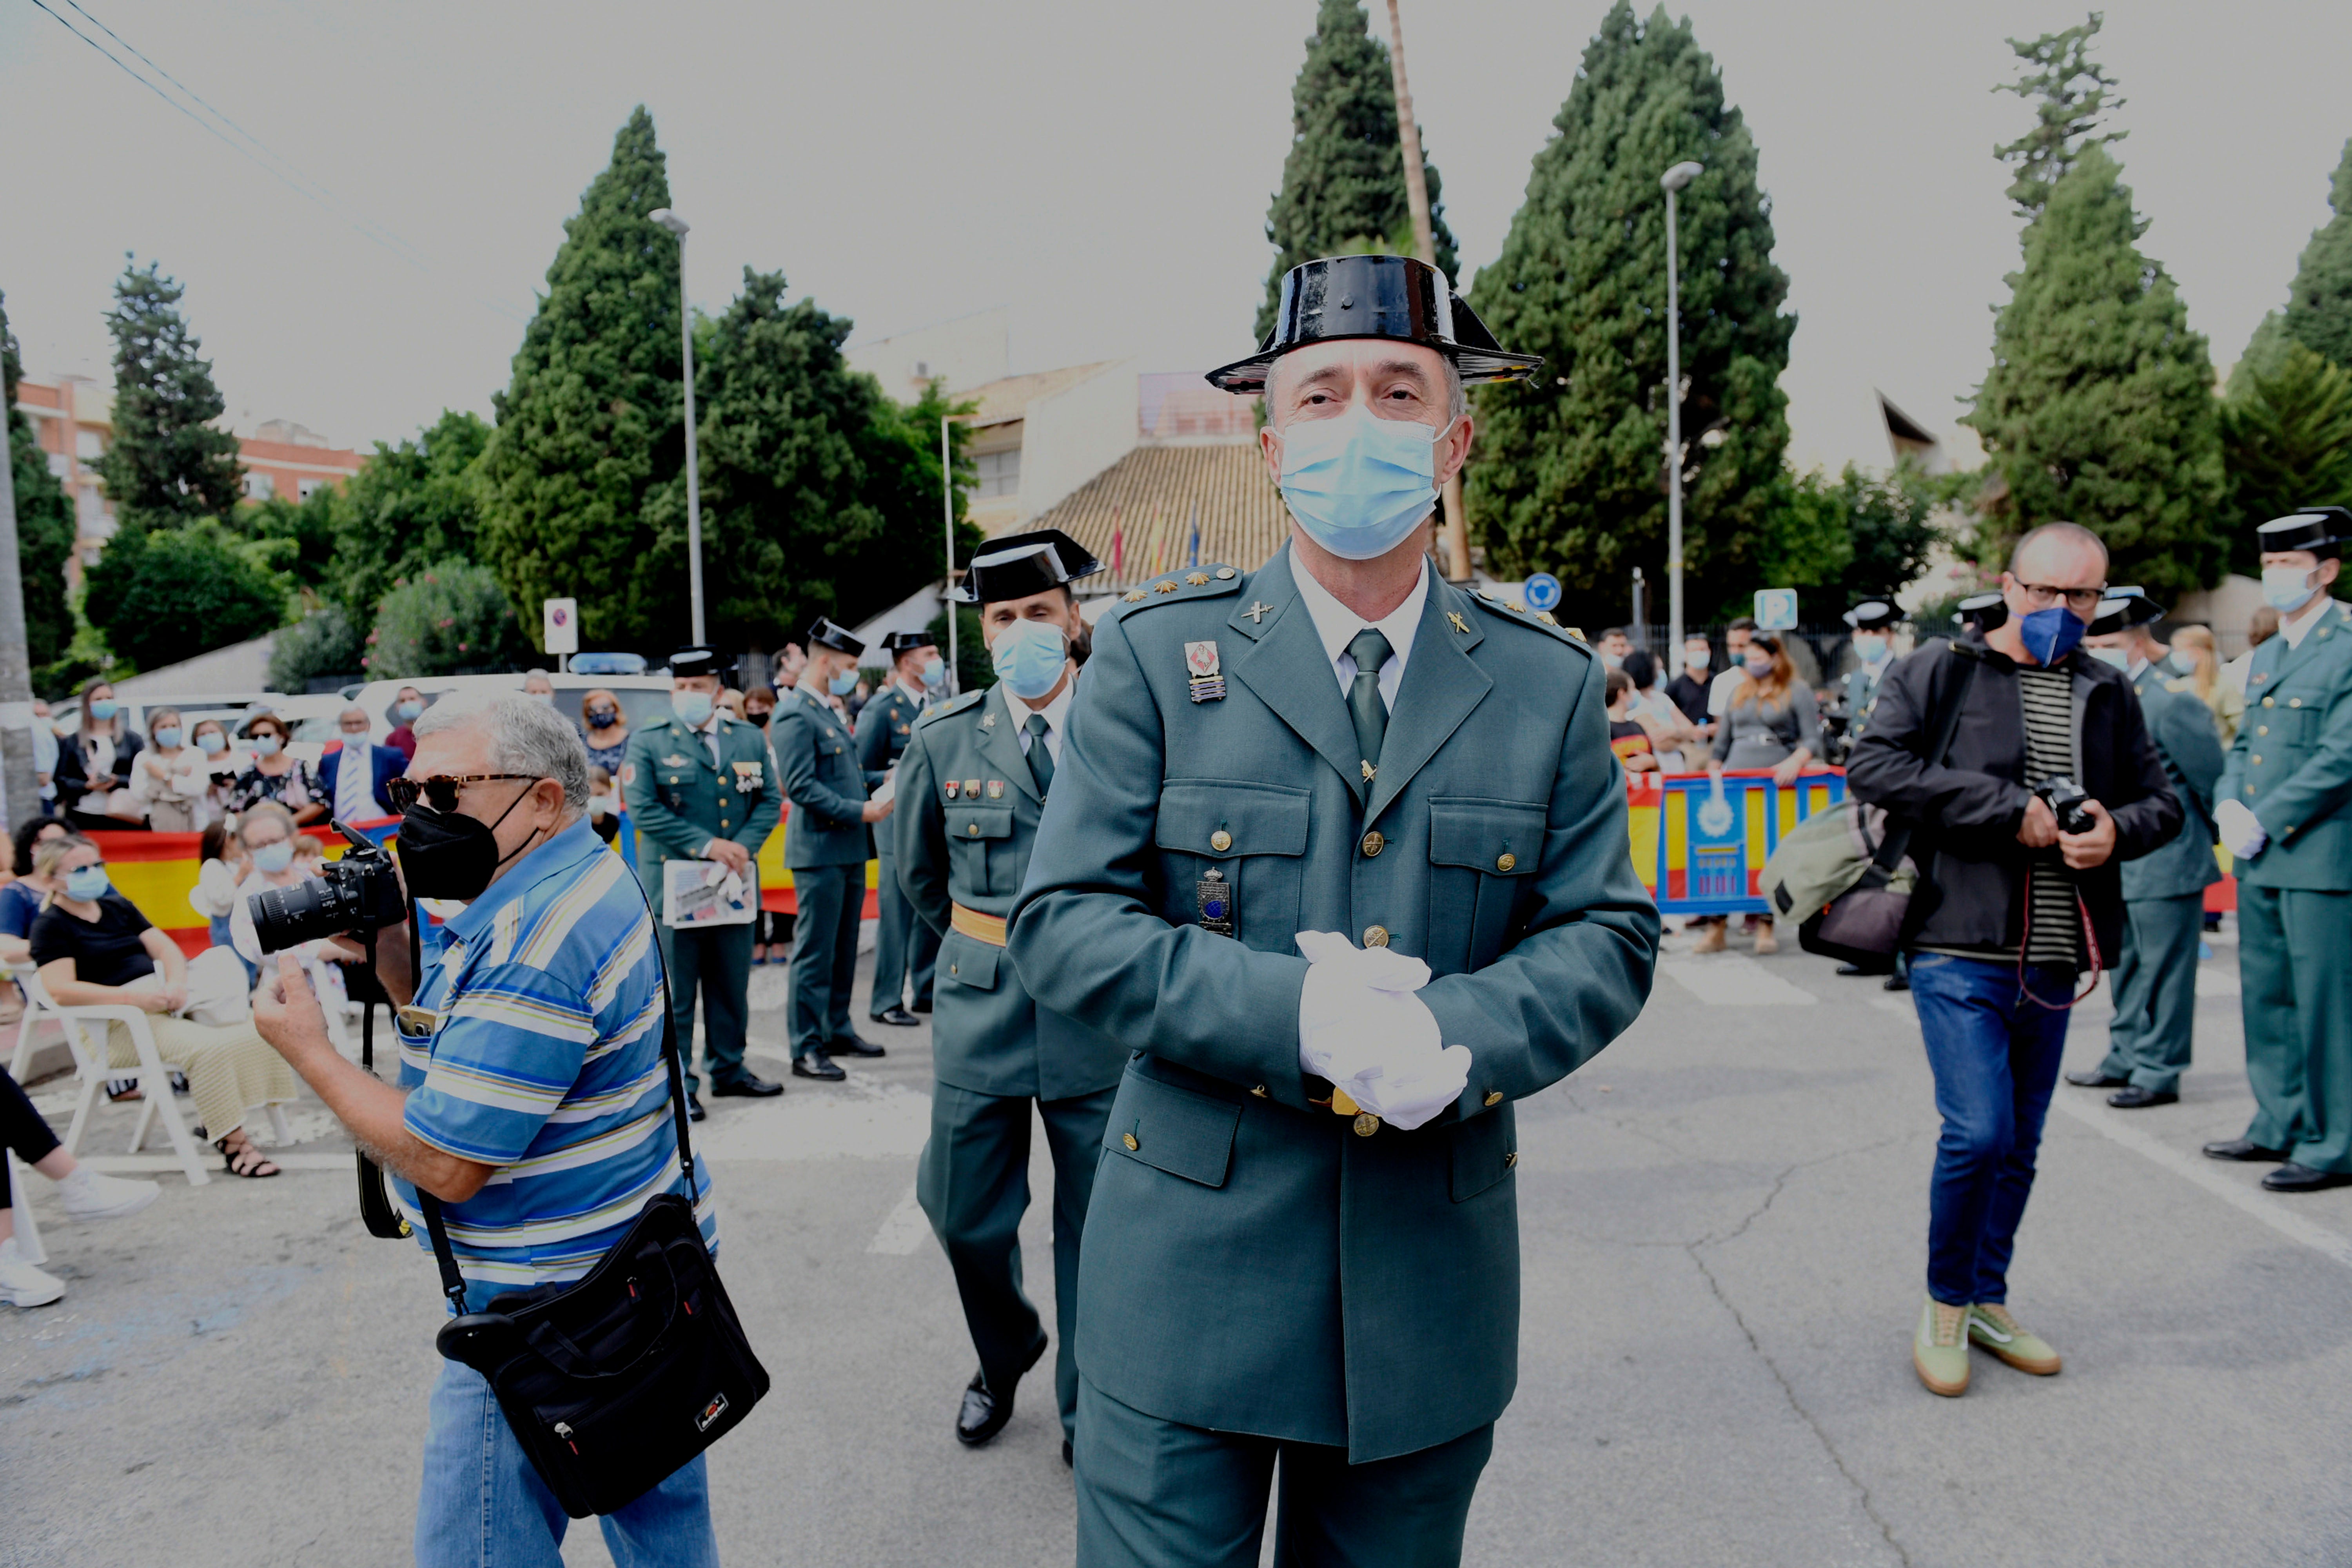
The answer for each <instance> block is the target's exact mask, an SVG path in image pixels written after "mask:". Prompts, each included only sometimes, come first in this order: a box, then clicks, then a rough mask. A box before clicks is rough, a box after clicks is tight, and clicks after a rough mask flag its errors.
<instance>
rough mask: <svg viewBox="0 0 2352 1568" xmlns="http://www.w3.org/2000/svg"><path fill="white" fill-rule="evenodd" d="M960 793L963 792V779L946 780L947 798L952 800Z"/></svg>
mask: <svg viewBox="0 0 2352 1568" xmlns="http://www.w3.org/2000/svg"><path fill="white" fill-rule="evenodd" d="M961 794H963V781H962V780H961V779H950V780H948V798H949V799H950V800H953V799H955V798H956V797H957V796H958V795H961Z"/></svg>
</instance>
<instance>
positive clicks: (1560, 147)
mask: <svg viewBox="0 0 2352 1568" xmlns="http://www.w3.org/2000/svg"><path fill="white" fill-rule="evenodd" d="M1552 123H1553V125H1554V127H1555V128H1556V129H1557V131H1558V134H1557V135H1555V136H1554V137H1553V138H1552V139H1551V140H1550V141H1549V142H1547V143H1546V144H1545V146H1544V148H1543V150H1542V151H1541V152H1539V153H1537V154H1536V158H1535V165H1534V169H1533V171H1532V172H1531V174H1529V176H1528V190H1527V196H1526V199H1525V201H1524V202H1523V203H1522V205H1520V207H1519V211H1518V214H1517V216H1515V217H1514V218H1513V219H1512V220H1511V230H1510V234H1509V236H1508V237H1507V238H1506V239H1505V240H1504V242H1503V250H1502V254H1501V256H1500V257H1498V258H1496V260H1495V261H1494V262H1493V263H1492V264H1491V265H1489V266H1486V267H1484V268H1480V269H1479V272H1478V279H1477V285H1476V288H1475V290H1474V291H1473V296H1472V302H1473V303H1474V304H1475V307H1476V309H1477V310H1478V314H1479V316H1480V317H1481V318H1482V319H1483V320H1484V321H1486V324H1487V326H1488V327H1490V328H1491V329H1492V330H1493V331H1494V333H1495V335H1496V338H1497V339H1498V340H1500V341H1501V342H1503V344H1504V345H1505V346H1507V347H1508V348H1510V349H1513V350H1516V351H1519V352H1522V353H1538V354H1541V355H1543V357H1544V364H1543V368H1542V370H1541V371H1540V372H1539V373H1538V377H1537V379H1536V380H1535V381H1534V382H1533V383H1504V384H1497V385H1494V386H1489V387H1486V388H1482V389H1481V390H1480V393H1479V395H1478V398H1477V417H1478V425H1479V430H1478V437H1477V444H1476V447H1475V448H1474V450H1473V452H1472V454H1471V465H1470V470H1469V471H1470V477H1471V491H1472V499H1471V502H1470V507H1469V511H1470V516H1471V517H1472V519H1473V520H1474V521H1475V526H1476V528H1477V529H1478V531H1479V532H1480V533H1481V534H1482V535H1483V538H1484V542H1485V544H1486V561H1487V565H1488V567H1489V569H1490V570H1493V571H1494V572H1496V574H1498V575H1502V576H1517V575H1518V574H1522V573H1527V572H1532V571H1538V570H1541V571H1548V572H1551V573H1554V574H1557V575H1558V576H1559V578H1560V580H1561V583H1562V584H1563V585H1564V586H1566V587H1567V589H1568V595H1569V596H1568V598H1567V601H1566V605H1567V608H1566V610H1565V611H1564V612H1563V613H1562V615H1561V619H1563V620H1576V619H1582V620H1584V621H1586V622H1588V623H1589V622H1591V621H1592V620H1596V619H1608V620H1613V619H1615V618H1617V615H1618V613H1619V606H1621V605H1622V604H1623V603H1624V598H1625V583H1626V577H1627V574H1628V572H1629V571H1630V569H1631V568H1632V567H1634V566H1637V565H1638V566H1641V567H1643V569H1644V575H1645V576H1646V577H1648V579H1649V580H1650V581H1652V582H1654V583H1660V582H1664V580H1665V543H1666V498H1665V493H1664V492H1665V470H1664V460H1663V457H1662V453H1663V450H1664V444H1665V433H1666V403H1665V397H1666V388H1665V379H1666V329H1665V303H1666V278H1665V262H1666V256H1665V250H1666V237H1665V197H1664V193H1663V192H1661V191H1660V189H1659V187H1658V176H1659V175H1660V174H1663V173H1664V171H1665V170H1666V169H1667V168H1668V167H1669V166H1670V165H1672V164H1674V163H1678V162H1681V161H1682V160H1684V159H1696V160H1698V161H1699V162H1700V163H1704V164H1706V173H1705V174H1701V175H1700V176H1699V177H1698V178H1697V179H1696V180H1695V181H1693V182H1692V183H1691V184H1690V185H1689V186H1688V187H1687V188H1686V189H1685V190H1684V192H1683V193H1682V195H1681V196H1680V197H1679V198H1678V211H1677V221H1678V226H1679V240H1680V245H1681V248H1682V258H1681V287H1682V372H1683V374H1684V376H1685V378H1686V385H1687V387H1688V391H1687V393H1686V395H1685V398H1684V402H1683V432H1684V437H1685V443H1686V450H1685V456H1684V458H1683V462H1684V471H1685V475H1686V476H1687V477H1686V480H1685V488H1686V500H1685V510H1684V520H1685V545H1684V554H1685V581H1686V593H1687V594H1688V595H1689V599H1690V603H1691V604H1692V605H1693V606H1694V607H1695V609H1696V610H1698V611H1699V612H1701V613H1703V612H1704V611H1705V609H1706V607H1708V606H1711V605H1717V604H1721V603H1725V602H1727V600H1728V599H1730V598H1731V597H1733V596H1734V595H1741V594H1744V593H1746V592H1747V591H1748V590H1750V589H1753V588H1754V587H1755V586H1756V585H1757V580H1756V577H1755V575H1754V572H1755V568H1756V565H1757V562H1756V548H1757V545H1758V542H1759V539H1760V537H1761V535H1762V533H1763V531H1764V526H1765V523H1766V521H1767V520H1768V518H1769V515H1770V513H1771V510H1772V508H1773V507H1774V506H1775V505H1777V504H1779V501H1780V491H1781V490H1782V489H1784V488H1785V481H1784V479H1783V477H1782V473H1781V455H1782V453H1783V451H1784V450H1785V449H1786V447H1787V446H1788V441H1789V426H1788V417H1787V413H1786V409H1787V399H1786V397H1785V396H1784V395H1782V394H1781V392H1780V386H1779V380H1780V373H1781V371H1782V370H1784V369H1786V368H1787V366H1788V363H1789V340H1790V336H1791V335H1792V334H1793V333H1794V332H1795V331H1796V325H1797V321H1796V318H1795V317H1794V316H1793V315H1790V314H1787V313H1785V312H1783V310H1781V306H1782V304H1783V302H1784V301H1785V300H1787V298H1788V293H1789V279H1788V275H1787V274H1786V273H1784V272H1782V271H1781V270H1780V268H1778V267H1776V266H1774V265H1773V263H1772V260H1771V253H1772V246H1773V237H1772V220H1771V205H1770V203H1769V201H1768V200H1767V199H1766V197H1765V195H1764V194H1763V192H1762V191H1761V190H1760V189H1759V187H1758V185H1757V178H1756V145H1755V142H1753V141H1752V140H1750V139H1749V136H1748V127H1747V124H1746V122H1745V121H1744V120H1743V119H1742V118H1741V115H1740V112H1739V110H1738V109H1736V108H1733V107H1731V106H1729V105H1727V104H1726V103H1725V101H1724V97H1723V81H1722V78H1721V77H1720V76H1719V75H1718V74H1717V70H1716V68H1715V62H1714V61H1713V60H1712V59H1711V58H1709V57H1708V56H1707V55H1706V53H1705V52H1704V51H1703V50H1701V49H1700V48H1699V47H1698V44H1697V41H1696V38H1695V37H1694V36H1693V34H1692V31H1691V29H1690V26H1688V24H1687V23H1676V22H1675V21H1672V20H1670V19H1669V18H1668V17H1667V16H1666V13H1665V10H1664V7H1663V6H1661V7H1660V8H1659V9H1658V10H1656V11H1655V12H1654V13H1653V14H1652V15H1651V16H1650V17H1649V19H1648V20H1647V21H1643V20H1641V19H1639V18H1637V17H1636V16H1635V15H1634V12H1633V6H1632V5H1630V4H1628V3H1627V0H1617V3H1616V5H1613V6H1612V8H1611V10H1610V12H1609V15H1608V16H1607V17H1606V19H1604V20H1603V21H1602V23H1601V30H1600V32H1599V34H1598V35H1596V36H1595V37H1594V38H1593V39H1592V41H1591V44H1590V45H1588V46H1587V47H1586V49H1585V51H1584V61H1583V66H1582V68H1581V69H1580V71H1579V72H1578V75H1577V78H1576V81H1575V83H1574V85H1573V86H1572V87H1571V88H1570V91H1569V95H1568V101H1567V102H1566V103H1565V104H1564V105H1563V106H1562V107H1561V109H1560V110H1559V115H1558V116H1557V117H1556V118H1555V119H1554V121H1553V122H1552Z"/></svg>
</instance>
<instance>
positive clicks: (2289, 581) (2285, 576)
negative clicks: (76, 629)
mask: <svg viewBox="0 0 2352 1568" xmlns="http://www.w3.org/2000/svg"><path fill="white" fill-rule="evenodd" d="M2318 575H2319V574H2318V573H2317V572H2315V571H2313V570H2311V569H2309V568H2306V567H2302V566H2265V567H2263V603H2264V604H2266V605H2269V606H2270V607H2271V608H2272V609H2273V610H2276V611H2277V612H2278V613H2279V614H2280V615H2282V616H2291V615H2293V614H2294V613H2295V612H2296V611H2297V610H2299V609H2301V608H2303V607H2304V606H2305V605H2308V604H2309V603H2311V596H2312V595H2314V594H2316V593H2318V592H2319V584H2317V583H2315V582H2314V581H2313V579H2314V578H2315V577H2316V576H2318ZM90 711H91V712H93V713H98V705H97V704H96V703H92V704H91V705H90ZM98 716H99V717H100V718H101V719H103V718H105V717H106V715H105V714H103V713H99V715H98Z"/></svg>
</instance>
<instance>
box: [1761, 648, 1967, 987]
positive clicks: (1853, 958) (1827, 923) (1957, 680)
mask: <svg viewBox="0 0 2352 1568" xmlns="http://www.w3.org/2000/svg"><path fill="white" fill-rule="evenodd" d="M1951 658H1952V659H1953V662H1954V665H1955V668H1954V669H1953V672H1952V686H1951V689H1950V690H1948V691H1947V692H1946V693H1945V694H1944V706H1943V710H1942V711H1941V712H1939V713H1937V716H1936V728H1935V732H1934V733H1933V734H1932V735H1931V736H1929V738H1928V742H1927V751H1926V752H1924V753H1923V758H1922V760H1924V761H1925V762H1927V763H1928V764H1929V765H1930V766H1940V765H1941V764H1942V763H1943V761H1944V758H1945V757H1946V756H1947V755H1948V753H1949V752H1950V751H1951V749H1952V738H1953V737H1954V736H1955V735H1957V734H1958V732H1959V728H1960V712H1961V710H1963V709H1964V708H1966V707H1967V706H1968V700H1969V688H1970V687H1972V686H1974V685H1975V684H1976V679H1977V665H1978V662H1979V660H1978V658H1977V656H1976V655H1974V654H1972V653H1969V652H1968V651H1967V650H1965V649H1963V648H1961V647H1958V645H1957V644H1955V645H1953V647H1952V648H1951ZM1855 811H1856V820H1857V821H1858V822H1859V821H1861V820H1862V817H1861V815H1860V813H1861V808H1860V807H1859V806H1857V807H1855ZM1915 826H1916V824H1914V823H1911V822H1907V821H1903V820H1900V819H1897V818H1895V817H1888V818H1887V819H1886V820H1885V823H1884V824H1883V825H1882V826H1881V830H1880V836H1879V840H1878V849H1877V852H1876V853H1874V855H1872V856H1871V858H1870V868H1869V869H1868V870H1865V871H1864V872H1863V874H1862V877H1861V879H1859V880H1858V881H1856V882H1855V883H1854V885H1853V887H1851V888H1849V889H1846V890H1845V891H1844V892H1843V893H1840V894H1839V895H1838V896H1837V897H1836V898H1834V899H1832V900H1830V901H1829V904H1828V906H1827V907H1826V908H1824V909H1822V910H1820V911H1819V912H1818V913H1816V914H1815V915H1813V917H1812V918H1811V919H1810V920H1808V921H1805V922H1804V923H1803V924H1801V925H1800V926H1799V927H1798V928H1797V945H1798V946H1800V947H1801V948H1803V949H1804V950H1805V951H1806V952H1817V953H1820V954H1822V956H1823V957H1826V958H1834V959H1839V960H1842V961H1843V962H1844V963H1851V964H1854V965H1856V966H1858V967H1860V968H1861V969H1863V970H1864V971H1865V972H1867V973H1874V974H1883V973H1888V972H1889V971H1891V970H1892V969H1893V968H1894V967H1895V954H1896V953H1897V952H1900V951H1901V949H1902V946H1903V943H1904V942H1906V940H1908V939H1909V937H1910V936H1911V934H1912V933H1913V932H1914V931H1917V930H1918V929H1919V928H1920V926H1922V925H1923V924H1925V923H1926V922H1927V916H1928V915H1929V914H1930V913H1931V912H1932V911H1933V910H1934V909H1935V899H1936V889H1933V888H1931V887H1929V886H1927V883H1926V880H1925V879H1924V878H1923V877H1921V875H1920V874H1919V871H1918V868H1917V867H1916V866H1915V867H1914V868H1912V878H1911V885H1909V886H1907V887H1898V886H1895V872H1896V871H1897V870H1898V869H1899V868H1901V867H1902V865H1903V862H1904V858H1905V857H1906V855H1908V854H1909V853H1910V850H1911V833H1912V829H1913V828H1914V827H1915Z"/></svg>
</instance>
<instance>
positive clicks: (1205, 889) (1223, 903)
mask: <svg viewBox="0 0 2352 1568" xmlns="http://www.w3.org/2000/svg"><path fill="white" fill-rule="evenodd" d="M1193 893H1194V896H1195V897H1196V898H1197V899H1199V900H1200V906H1201V929H1202V931H1214V932H1215V933H1216V934H1217V935H1219V936H1231V935H1233V934H1234V885H1233V884H1232V883H1231V882H1228V881H1226V880H1225V874H1224V873H1223V871H1220V870H1218V869H1217V868H1215V867H1213V866H1212V867H1211V868H1209V869H1208V870H1207V871H1205V872H1203V873H1202V876H1201V879H1200V881H1199V882H1197V883H1195V884H1194V886H1193Z"/></svg>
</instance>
